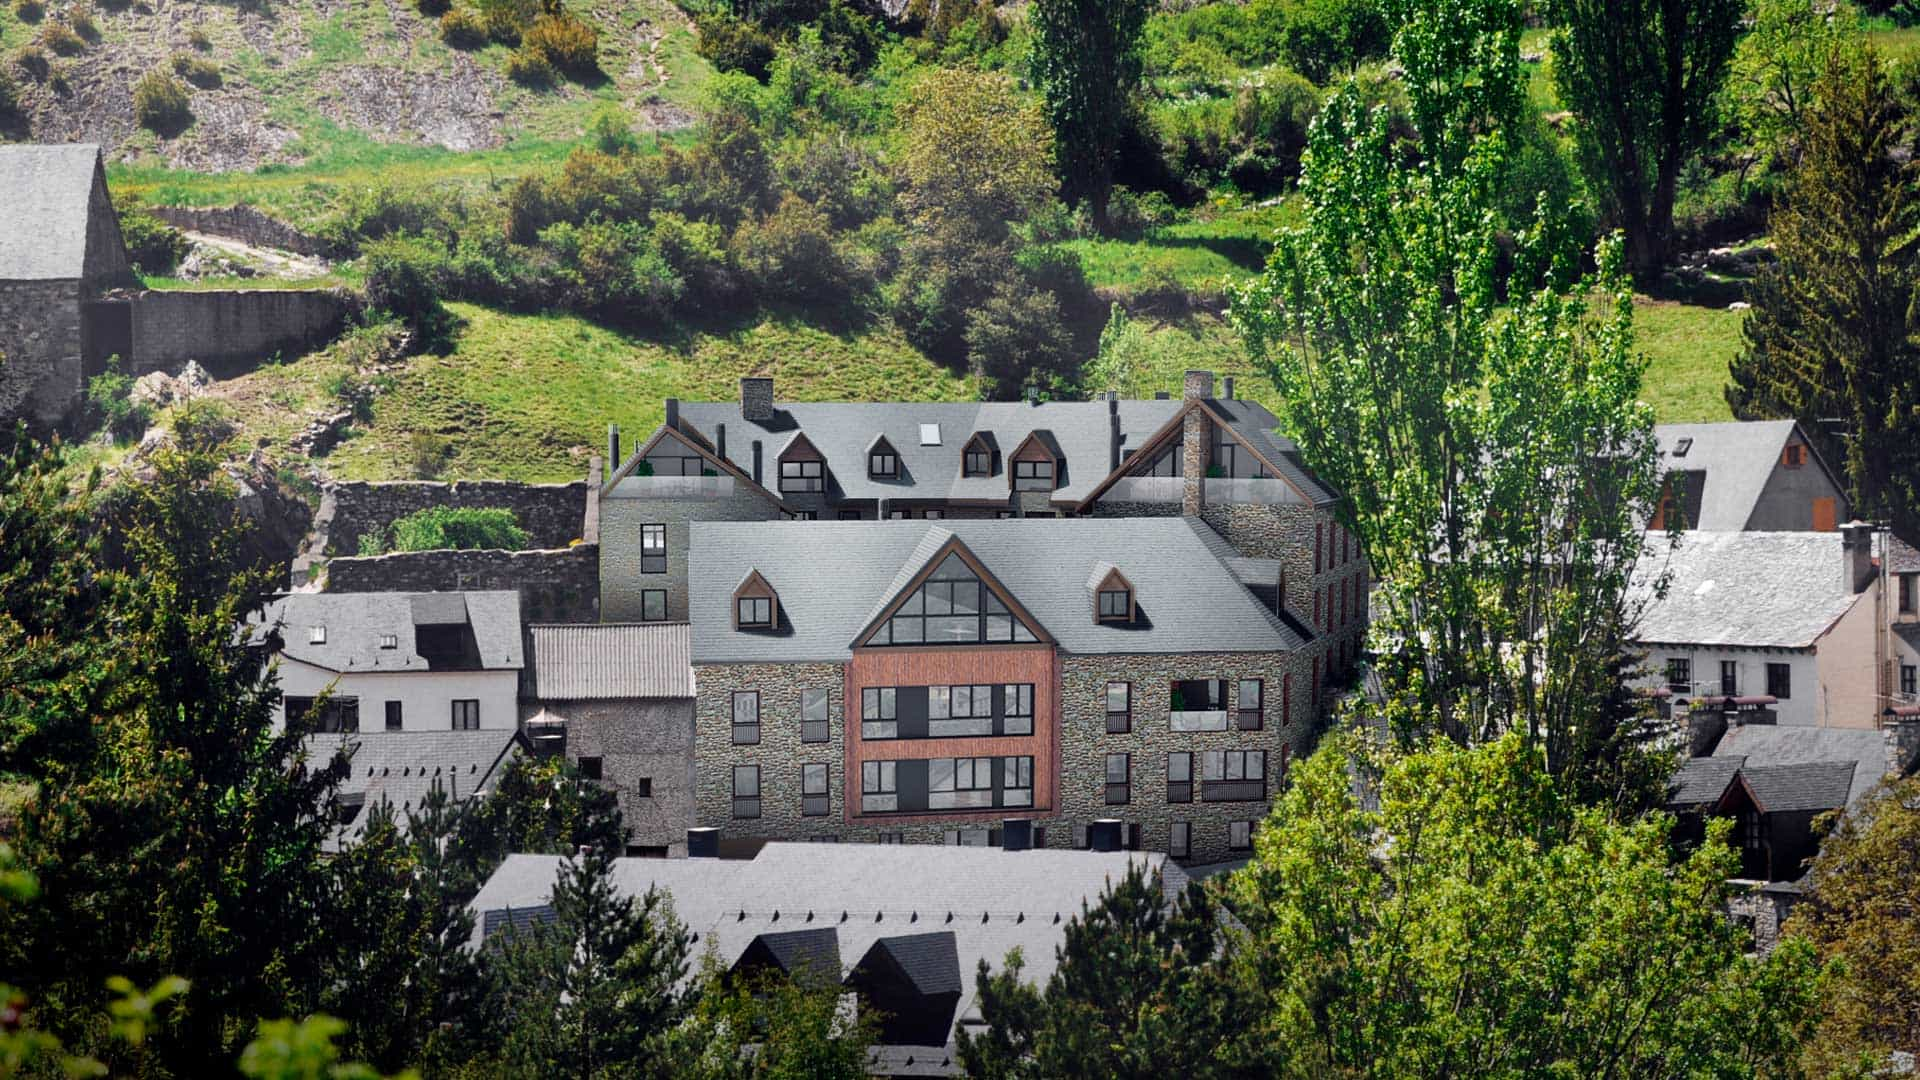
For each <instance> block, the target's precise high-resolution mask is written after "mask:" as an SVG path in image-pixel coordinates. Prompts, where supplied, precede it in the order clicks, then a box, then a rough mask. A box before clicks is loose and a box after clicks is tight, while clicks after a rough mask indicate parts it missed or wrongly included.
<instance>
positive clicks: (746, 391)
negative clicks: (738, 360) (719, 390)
mask: <svg viewBox="0 0 1920 1080" xmlns="http://www.w3.org/2000/svg"><path fill="white" fill-rule="evenodd" d="M740 416H741V418H742V419H744V420H751V421H754V422H756V423H765V422H766V421H768V420H771V419H773V380H772V379H758V378H748V379H741V380H740Z"/></svg>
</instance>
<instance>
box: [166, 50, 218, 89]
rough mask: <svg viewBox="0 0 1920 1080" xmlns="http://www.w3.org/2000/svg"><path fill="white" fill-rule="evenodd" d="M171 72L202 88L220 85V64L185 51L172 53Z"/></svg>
mask: <svg viewBox="0 0 1920 1080" xmlns="http://www.w3.org/2000/svg"><path fill="white" fill-rule="evenodd" d="M173 73H174V74H175V75H178V76H180V77H181V78H183V79H185V80H187V81H188V82H190V83H192V84H193V85H195V86H197V87H199V88H200V89H202V90H212V89H213V88H214V87H217V86H219V85H220V65H219V64H216V63H214V62H213V61H211V60H205V59H202V58H201V57H198V56H188V55H187V54H186V53H174V54H173Z"/></svg>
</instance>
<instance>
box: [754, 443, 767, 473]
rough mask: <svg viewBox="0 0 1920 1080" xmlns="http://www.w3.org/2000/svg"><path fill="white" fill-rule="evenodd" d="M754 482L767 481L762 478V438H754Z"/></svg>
mask: <svg viewBox="0 0 1920 1080" xmlns="http://www.w3.org/2000/svg"><path fill="white" fill-rule="evenodd" d="M753 482H754V483H756V484H764V483H766V481H764V480H762V479H760V440H759V439H755V440H753Z"/></svg>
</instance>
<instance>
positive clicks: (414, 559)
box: [326, 544, 600, 623]
mask: <svg viewBox="0 0 1920 1080" xmlns="http://www.w3.org/2000/svg"><path fill="white" fill-rule="evenodd" d="M326 588H327V591H328V592H448V591H453V590H472V589H477V590H485V589H517V590H519V592H520V610H521V612H522V614H523V616H524V617H525V619H526V621H527V622H530V623H535V622H549V623H552V622H597V621H598V620H599V602H600V551H599V548H598V546H597V545H594V544H577V545H575V546H573V547H570V548H559V549H556V550H548V551H454V550H451V549H448V550H441V551H404V552H396V553H394V554H391V555H376V556H371V557H361V556H350V557H341V558H335V559H330V560H328V562H327V564H326Z"/></svg>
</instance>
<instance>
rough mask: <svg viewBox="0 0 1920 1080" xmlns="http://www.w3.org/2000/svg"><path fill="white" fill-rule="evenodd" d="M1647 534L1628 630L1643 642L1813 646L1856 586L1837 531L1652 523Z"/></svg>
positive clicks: (1853, 594)
mask: <svg viewBox="0 0 1920 1080" xmlns="http://www.w3.org/2000/svg"><path fill="white" fill-rule="evenodd" d="M1646 544H1647V546H1646V551H1645V553H1644V554H1643V555H1642V556H1641V558H1640V563H1639V565H1638V566H1637V567H1636V568H1635V571H1634V582H1633V589H1632V595H1633V596H1634V598H1636V599H1638V600H1640V601H1642V602H1644V603H1645V605H1646V608H1645V611H1644V612H1643V614H1642V615H1641V618H1640V625H1639V627H1638V629H1636V630H1635V632H1634V640H1636V641H1639V642H1643V643H1646V644H1662V645H1707V646H1726V647H1738V648H1777V649H1806V648H1811V647H1812V646H1813V644H1814V643H1815V642H1816V641H1818V640H1819V638H1820V637H1821V635H1823V634H1825V633H1826V632H1827V630H1828V629H1829V628H1830V627H1832V626H1833V624H1834V623H1835V622H1836V621H1837V620H1838V619H1839V618H1840V617H1841V616H1843V615H1845V614H1846V613H1847V611H1848V609H1850V608H1852V606H1853V605H1854V604H1855V603H1856V602H1857V601H1858V600H1859V599H1860V596H1861V595H1862V594H1860V593H1856V592H1854V590H1853V589H1852V588H1851V587H1849V585H1848V583H1847V581H1846V574H1845V571H1844V570H1843V569H1842V559H1843V553H1842V551H1841V546H1840V545H1841V536H1840V534H1839V533H1830V532H1684V533H1680V534H1678V535H1677V536H1675V537H1672V538H1669V536H1668V535H1667V534H1665V533H1651V534H1649V535H1648V536H1647V538H1646ZM1663 575H1664V576H1665V579H1666V592H1665V594H1664V595H1658V594H1656V592H1655V585H1656V584H1657V583H1658V582H1659V581H1660V579H1661V577H1662V576H1663Z"/></svg>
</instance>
